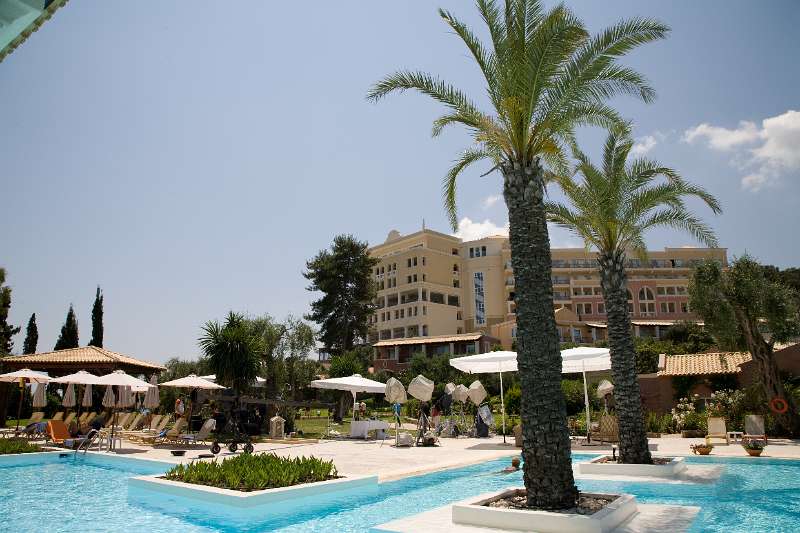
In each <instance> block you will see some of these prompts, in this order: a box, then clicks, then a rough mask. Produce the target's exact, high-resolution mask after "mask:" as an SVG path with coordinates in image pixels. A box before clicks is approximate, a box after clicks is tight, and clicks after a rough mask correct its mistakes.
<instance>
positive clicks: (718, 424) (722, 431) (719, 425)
mask: <svg viewBox="0 0 800 533" xmlns="http://www.w3.org/2000/svg"><path fill="white" fill-rule="evenodd" d="M713 439H718V440H724V441H725V444H730V443H731V439H730V437H728V428H727V427H726V426H725V419H724V418H719V417H715V416H710V417H708V435H706V444H713V443H712V442H711V441H712V440H713Z"/></svg>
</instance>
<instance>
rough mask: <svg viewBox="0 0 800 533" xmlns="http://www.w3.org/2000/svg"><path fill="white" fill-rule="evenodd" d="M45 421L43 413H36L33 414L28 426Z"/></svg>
mask: <svg viewBox="0 0 800 533" xmlns="http://www.w3.org/2000/svg"><path fill="white" fill-rule="evenodd" d="M62 416H63V415H62ZM43 419H44V413H43V412H41V411H36V412H35V413H33V414H31V417H30V418H29V419H28V424H33V423H34V422H41V421H42V420H43Z"/></svg>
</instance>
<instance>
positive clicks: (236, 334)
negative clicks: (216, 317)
mask: <svg viewBox="0 0 800 533" xmlns="http://www.w3.org/2000/svg"><path fill="white" fill-rule="evenodd" d="M202 329H203V335H202V336H201V337H200V339H199V340H198V344H199V345H200V348H201V349H202V350H203V354H204V355H205V356H206V357H207V358H208V364H209V366H210V367H211V369H212V370H213V371H214V373H215V374H216V375H217V383H219V384H220V385H225V386H226V387H231V388H233V390H234V391H235V393H236V396H237V397H238V396H239V394H240V393H241V391H243V390H245V389H246V388H247V387H248V386H249V385H250V384H251V383H253V382H254V381H255V379H256V376H258V370H259V367H260V363H261V361H260V358H259V345H258V339H257V338H256V337H255V336H254V335H253V333H252V331H251V330H250V328H249V327H248V325H247V322H246V319H245V317H244V316H243V315H241V314H238V313H234V312H233V311H231V312H230V313H228V316H227V318H226V319H225V322H224V323H223V324H220V323H219V322H217V321H208V322H206V323H205V325H204V326H203V328H202Z"/></svg>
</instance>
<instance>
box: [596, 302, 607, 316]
mask: <svg viewBox="0 0 800 533" xmlns="http://www.w3.org/2000/svg"><path fill="white" fill-rule="evenodd" d="M597 314H599V315H604V314H606V304H597Z"/></svg>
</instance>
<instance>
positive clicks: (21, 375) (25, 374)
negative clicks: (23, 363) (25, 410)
mask: <svg viewBox="0 0 800 533" xmlns="http://www.w3.org/2000/svg"><path fill="white" fill-rule="evenodd" d="M0 381H3V382H6V383H9V382H10V383H19V386H20V388H21V389H23V390H24V386H25V383H26V382H27V383H47V382H48V381H50V376H48V375H47V374H45V373H44V372H36V371H35V370H31V369H29V368H23V369H22V370H15V371H14V372H8V373H7V374H0ZM22 392H23V391H20V401H19V403H18V404H17V430H19V419H20V415H21V414H22V394H21V393H22Z"/></svg>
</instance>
